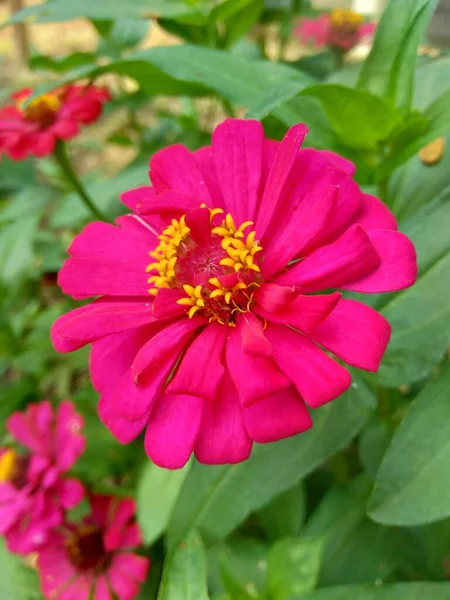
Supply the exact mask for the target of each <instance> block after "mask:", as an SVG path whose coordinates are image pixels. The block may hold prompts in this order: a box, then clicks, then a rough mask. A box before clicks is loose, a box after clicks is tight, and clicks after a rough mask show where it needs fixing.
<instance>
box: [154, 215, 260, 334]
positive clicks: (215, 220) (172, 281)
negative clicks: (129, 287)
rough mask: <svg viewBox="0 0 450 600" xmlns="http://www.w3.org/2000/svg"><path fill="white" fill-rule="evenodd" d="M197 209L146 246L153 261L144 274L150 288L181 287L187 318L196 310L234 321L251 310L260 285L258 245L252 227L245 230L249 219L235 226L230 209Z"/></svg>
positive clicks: (225, 321) (174, 221) (223, 321)
mask: <svg viewBox="0 0 450 600" xmlns="http://www.w3.org/2000/svg"><path fill="white" fill-rule="evenodd" d="M196 212H197V213H198V214H197V215H196V216H195V221H193V220H192V219H193V217H192V216H191V214H192V213H191V214H189V213H188V214H187V215H183V216H182V217H181V218H180V219H179V220H177V219H172V222H171V224H170V225H169V226H168V227H167V228H166V229H164V231H163V232H162V234H161V235H160V236H158V239H159V240H160V243H159V245H158V246H157V248H156V249H155V250H154V251H153V252H150V256H151V257H152V258H154V259H155V261H156V262H153V263H151V264H150V265H148V267H147V272H156V273H155V274H153V275H151V277H150V278H149V280H148V282H149V283H151V284H152V285H153V287H152V288H151V289H149V293H150V294H153V295H157V293H158V290H159V289H163V288H166V289H167V288H171V289H179V290H182V291H183V292H184V294H185V297H183V298H180V299H179V300H178V301H177V302H178V304H181V305H183V306H186V310H187V312H188V315H189V317H190V318H192V317H193V316H194V315H195V314H197V313H199V314H203V315H205V316H206V317H207V318H208V319H209V321H210V322H212V321H218V322H219V323H221V324H223V325H229V326H230V327H233V326H234V324H235V317H236V314H237V313H239V312H241V313H242V312H249V311H250V310H251V306H252V304H253V294H254V292H255V290H256V288H258V287H259V286H260V283H261V277H260V268H259V266H258V253H259V252H260V251H261V250H262V247H261V246H260V245H259V242H258V241H256V232H255V231H246V230H248V228H249V227H250V226H251V225H253V222H252V221H245V222H244V223H242V224H241V225H240V226H239V227H237V226H236V225H235V222H234V220H233V217H232V216H231V215H230V214H227V215H225V218H223V211H222V209H220V208H215V209H208V208H207V207H206V206H205V205H202V206H201V207H200V209H199V210H198V211H196ZM189 225H190V226H189Z"/></svg>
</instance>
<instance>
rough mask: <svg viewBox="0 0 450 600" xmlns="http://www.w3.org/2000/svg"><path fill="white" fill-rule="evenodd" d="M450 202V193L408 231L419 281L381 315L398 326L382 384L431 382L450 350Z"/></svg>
mask: <svg viewBox="0 0 450 600" xmlns="http://www.w3.org/2000/svg"><path fill="white" fill-rule="evenodd" d="M449 199H450V196H449V194H445V195H444V197H443V198H442V201H441V202H436V203H434V204H432V205H430V206H429V207H425V208H424V209H422V211H420V212H419V213H417V215H416V216H415V217H413V218H412V219H410V220H409V221H408V222H407V223H405V224H404V226H403V230H404V231H405V233H406V234H407V235H408V236H409V237H410V238H411V239H412V241H413V243H414V245H415V247H416V251H417V256H418V263H419V277H418V280H417V282H416V284H415V285H414V286H413V287H411V288H409V289H407V290H404V291H402V292H400V293H398V294H396V295H394V296H391V298H390V299H389V298H388V297H386V298H385V299H384V301H385V304H384V306H383V307H382V309H381V312H382V314H383V315H384V316H385V317H386V318H387V320H388V321H389V322H390V324H391V325H392V337H391V341H390V343H389V346H388V349H387V351H386V353H385V356H384V358H383V362H382V363H381V367H380V369H379V371H378V374H377V378H378V381H379V382H380V383H381V384H382V385H385V386H388V387H397V386H399V385H401V384H403V383H412V382H414V381H418V380H420V379H423V378H425V377H427V376H428V375H429V374H430V372H431V370H432V369H433V367H434V365H435V364H436V363H437V362H438V361H439V360H440V359H441V357H442V355H443V354H444V352H445V349H446V347H447V344H448V340H449V338H450V239H449V236H448V221H449V219H450V200H449ZM386 299H387V302H386ZM379 300H381V301H383V298H379Z"/></svg>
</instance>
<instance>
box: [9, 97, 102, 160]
mask: <svg viewBox="0 0 450 600" xmlns="http://www.w3.org/2000/svg"><path fill="white" fill-rule="evenodd" d="M31 94H32V90H31V89H24V90H22V91H20V92H16V93H15V94H13V95H12V99H13V101H14V103H13V104H11V105H8V106H5V107H4V108H3V109H0V158H1V156H2V154H7V155H8V156H9V157H10V158H11V159H12V160H23V159H24V158H26V157H27V156H29V155H33V156H45V155H47V154H51V153H52V152H53V151H54V149H55V145H56V142H57V140H69V139H71V138H73V137H75V136H76V135H77V134H78V133H79V130H80V125H89V124H90V123H93V122H94V121H96V120H97V119H98V118H99V116H100V114H101V112H102V106H103V103H104V102H106V101H107V100H109V97H110V96H109V92H108V91H107V90H106V89H104V88H100V87H96V86H80V85H69V86H67V87H64V88H61V89H59V90H54V91H52V92H49V93H48V94H44V95H42V96H39V97H38V98H35V99H34V100H31V102H28V104H27V99H28V98H29V97H30V95H31Z"/></svg>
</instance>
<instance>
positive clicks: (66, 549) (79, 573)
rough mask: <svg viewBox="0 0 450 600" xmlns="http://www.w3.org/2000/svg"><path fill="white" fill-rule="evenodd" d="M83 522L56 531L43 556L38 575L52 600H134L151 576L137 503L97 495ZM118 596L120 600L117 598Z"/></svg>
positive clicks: (66, 525) (43, 551) (40, 558)
mask: <svg viewBox="0 0 450 600" xmlns="http://www.w3.org/2000/svg"><path fill="white" fill-rule="evenodd" d="M90 503H91V507H92V513H91V515H90V516H89V517H87V518H85V519H84V520H83V522H82V523H80V524H77V525H74V524H65V525H64V526H63V527H60V528H59V529H58V530H55V531H53V532H52V533H51V534H50V536H49V538H48V541H47V543H46V544H45V546H44V547H43V548H42V549H41V550H40V551H39V557H38V571H39V576H40V580H41V588H42V593H43V595H44V597H45V598H46V599H48V600H90V599H91V598H92V599H93V600H94V599H95V600H113V597H114V598H117V600H132V599H133V598H135V597H136V596H137V595H138V593H139V587H140V584H141V583H143V582H144V581H145V579H146V577H147V572H148V569H149V566H150V561H149V559H148V558H144V557H142V556H139V555H137V554H135V548H136V547H138V546H141V545H142V537H141V533H140V531H139V527H138V525H137V524H136V522H135V520H134V516H135V505H134V502H133V501H132V500H128V499H126V500H118V499H116V498H113V497H110V496H92V497H91V498H90ZM113 594H114V596H113Z"/></svg>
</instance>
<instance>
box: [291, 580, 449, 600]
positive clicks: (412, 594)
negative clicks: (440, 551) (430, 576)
mask: <svg viewBox="0 0 450 600" xmlns="http://www.w3.org/2000/svg"><path fill="white" fill-rule="evenodd" d="M448 598H450V583H388V584H379V585H343V586H340V587H330V588H325V589H323V590H318V591H317V592H314V593H313V594H307V595H306V596H297V597H295V596H294V597H292V598H290V600H350V599H351V600H448Z"/></svg>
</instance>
